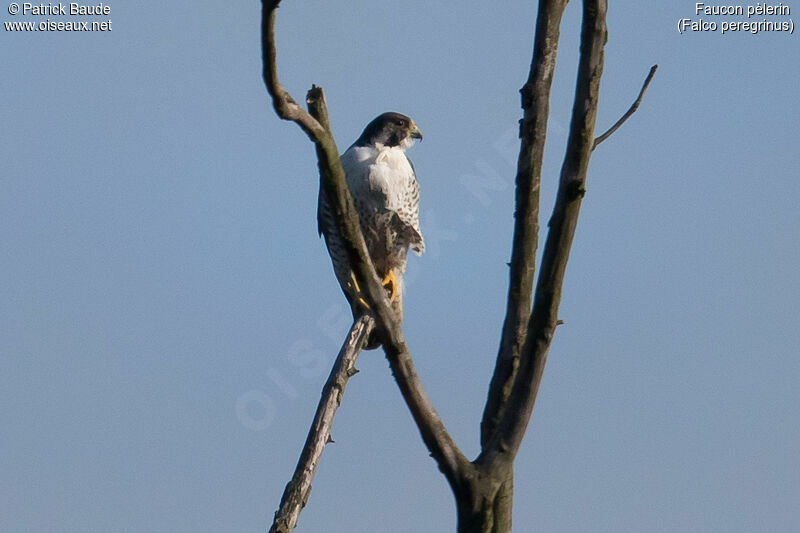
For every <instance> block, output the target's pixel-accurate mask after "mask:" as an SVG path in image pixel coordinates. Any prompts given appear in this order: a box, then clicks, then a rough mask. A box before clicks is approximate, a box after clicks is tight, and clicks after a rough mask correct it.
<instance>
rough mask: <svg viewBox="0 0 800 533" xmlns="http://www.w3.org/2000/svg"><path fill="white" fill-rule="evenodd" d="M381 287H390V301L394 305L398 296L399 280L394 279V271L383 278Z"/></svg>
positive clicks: (390, 271)
mask: <svg viewBox="0 0 800 533" xmlns="http://www.w3.org/2000/svg"><path fill="white" fill-rule="evenodd" d="M381 285H383V286H384V287H386V286H387V285H388V286H389V289H388V290H389V301H390V302H392V303H394V299H395V297H396V296H397V280H395V279H394V271H393V270H389V273H388V274H386V277H384V278H383V281H382V282H381Z"/></svg>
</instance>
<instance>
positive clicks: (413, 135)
mask: <svg viewBox="0 0 800 533" xmlns="http://www.w3.org/2000/svg"><path fill="white" fill-rule="evenodd" d="M409 136H410V137H411V138H412V139H419V140H420V142H422V132H421V131H419V128H418V127H417V125H416V124H414V128H413V129H412V130H411V133H409Z"/></svg>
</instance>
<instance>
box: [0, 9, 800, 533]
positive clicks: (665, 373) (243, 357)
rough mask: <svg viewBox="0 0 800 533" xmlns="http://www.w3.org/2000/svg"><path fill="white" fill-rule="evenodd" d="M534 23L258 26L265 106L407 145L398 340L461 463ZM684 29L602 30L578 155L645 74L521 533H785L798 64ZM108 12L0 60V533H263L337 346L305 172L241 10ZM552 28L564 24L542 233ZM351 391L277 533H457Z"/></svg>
mask: <svg viewBox="0 0 800 533" xmlns="http://www.w3.org/2000/svg"><path fill="white" fill-rule="evenodd" d="M534 4H535V2H524V3H523V2H507V3H502V4H501V5H496V4H489V3H486V2H462V3H459V4H458V6H456V5H455V4H452V3H444V2H442V3H432V2H421V1H410V2H406V3H403V4H402V5H400V4H397V3H388V2H378V3H376V2H366V1H353V2H348V3H347V4H344V3H332V2H321V1H312V2H297V1H290V0H286V3H285V6H284V7H282V8H281V9H280V11H279V18H278V25H277V33H278V47H279V48H278V50H279V64H280V72H281V79H282V81H283V82H284V84H285V85H286V87H287V88H288V89H289V90H290V92H292V94H294V96H295V97H297V98H302V96H303V95H304V93H305V91H306V90H307V89H308V88H309V87H310V85H311V84H312V83H316V84H318V85H321V86H323V87H324V88H325V91H326V95H327V98H328V104H329V109H330V113H331V119H332V122H333V129H334V133H335V135H336V138H337V141H338V144H339V147H340V149H342V150H344V149H345V148H346V147H347V146H348V145H349V144H350V143H351V142H352V141H353V140H354V139H355V138H356V137H358V135H359V134H360V132H361V129H362V128H363V127H364V125H365V124H366V123H367V122H368V121H369V120H370V119H372V118H373V117H374V116H375V115H377V114H379V113H381V112H383V111H386V110H395V111H400V112H403V113H406V114H408V115H410V116H412V117H413V118H414V119H415V121H416V122H417V123H418V124H419V126H420V128H421V129H422V131H423V132H424V134H425V142H424V143H422V144H420V145H418V146H415V147H414V148H413V149H412V150H411V151H410V152H409V155H410V156H411V157H412V158H413V159H414V162H415V165H416V168H417V173H418V177H419V180H420V183H421V187H422V230H423V233H424V234H425V237H426V240H427V243H428V251H427V253H426V254H425V255H424V256H423V257H421V258H416V257H415V258H413V259H411V260H410V264H409V271H408V276H407V280H408V287H407V294H406V297H405V309H406V313H405V314H406V324H405V332H406V337H407V339H408V343H409V346H410V348H411V350H412V355H413V356H414V359H415V361H416V364H417V366H418V370H419V373H420V375H421V377H422V380H423V382H424V384H425V386H426V388H427V390H428V392H429V394H430V396H431V398H432V400H433V402H434V403H435V405H436V407H437V409H438V410H439V412H440V414H441V415H442V417H443V419H444V421H445V423H446V424H447V426H448V428H449V429H450V431H451V433H452V434H453V435H454V437H455V438H456V440H457V442H458V443H459V445H460V446H461V447H462V449H463V450H464V452H465V453H466V454H467V455H469V456H474V455H475V454H476V453H477V451H478V435H479V430H478V423H479V420H480V415H481V410H482V407H483V403H484V400H485V396H486V390H487V387H488V382H489V379H490V373H491V369H492V367H493V359H494V356H495V354H496V349H497V343H498V338H499V329H500V325H501V324H502V319H503V312H504V298H505V291H506V287H507V281H508V280H507V268H506V266H505V263H506V262H507V261H508V258H509V252H510V242H511V228H512V211H513V186H512V185H513V176H514V161H515V159H516V150H517V141H516V139H515V126H516V121H517V120H518V119H519V117H520V114H521V111H520V109H519V97H518V92H517V91H518V89H519V87H520V86H521V85H522V83H523V82H524V80H525V78H526V76H527V69H528V65H529V62H530V51H531V43H532V30H533V25H534V20H535V15H536V8H535V5H534ZM694 4H695V3H694V2H684V1H680V2H633V1H622V2H612V5H611V6H610V11H609V18H608V25H609V33H610V35H609V42H608V45H607V47H606V65H605V73H604V77H603V81H602V88H601V99H600V110H599V115H598V130H604V129H605V128H606V127H608V126H610V125H611V124H612V123H613V122H614V121H615V120H616V119H617V118H618V117H619V116H620V115H621V114H622V113H623V112H624V111H625V110H626V109H627V107H628V106H629V105H630V103H631V102H632V101H633V99H634V98H635V96H636V93H637V91H638V89H639V87H640V85H641V82H642V80H643V79H644V76H645V75H646V73H647V71H648V69H649V67H650V65H652V64H653V63H658V64H659V71H658V73H657V75H656V77H655V79H654V81H653V84H652V85H651V87H650V89H649V91H648V93H647V95H646V97H645V100H644V102H643V104H642V107H641V108H640V110H639V111H638V113H637V114H636V115H634V117H633V118H632V119H631V120H630V121H629V122H628V123H626V124H625V126H624V127H623V128H622V129H621V130H620V131H618V132H617V133H616V134H615V135H614V136H613V137H612V138H610V139H609V140H608V141H606V142H605V143H604V144H602V145H601V146H600V147H599V148H598V149H597V150H596V151H595V153H594V156H593V159H592V162H591V165H590V170H589V177H588V185H587V189H588V192H587V195H586V198H585V200H584V203H583V209H582V213H581V219H580V222H579V227H578V231H577V235H576V239H575V243H574V248H573V251H572V254H571V257H570V263H569V267H568V270H567V278H566V283H565V289H564V296H563V300H562V305H561V311H560V314H561V317H562V319H563V320H564V321H565V324H564V326H562V327H560V328H559V329H558V332H557V335H556V339H555V341H554V343H553V346H552V349H551V351H550V356H549V359H548V364H547V369H546V371H545V375H544V379H543V382H542V387H541V390H540V394H539V398H538V401H537V405H536V410H535V412H534V415H533V419H532V423H531V426H530V429H529V431H528V435H527V436H526V439H525V441H524V444H523V447H522V449H521V451H520V455H519V457H518V460H517V470H516V471H517V478H516V505H515V511H514V513H515V514H514V520H515V531H531V530H534V529H536V530H541V531H553V532H562V531H563V532H573V531H609V532H610V531H720V532H722V531H725V532H729V531H754V530H761V531H790V530H797V529H800V511H798V510H797V505H796V503H797V501H798V499H800V444H798V443H800V397H799V395H798V390H800V387H799V386H800V360H798V357H797V356H798V352H800V350H798V347H800V328H798V327H797V326H798V319H797V317H798V314H799V313H798V311H800V309H798V303H797V302H798V297H799V296H800V276H798V274H797V269H798V263H800V231H799V230H800V210H799V209H798V203H799V200H800V184H798V180H797V178H798V169H800V150H798V141H800V137H799V135H798V124H799V123H800V112H798V103H797V102H798V100H797V87H798V86H800V69H798V65H800V46H798V41H797V39H798V37H797V35H789V34H786V33H778V34H769V33H762V34H758V35H752V34H749V33H738V34H725V35H722V34H721V33H720V32H705V33H693V34H692V33H689V34H684V35H681V34H679V33H678V31H677V21H678V19H680V18H683V17H690V18H697V16H696V15H695V14H694ZM109 5H110V6H111V14H110V15H109V16H108V17H106V18H109V19H111V20H112V21H113V25H112V28H113V29H112V31H111V32H105V33H98V32H95V33H66V32H33V33H27V34H24V33H15V32H10V31H0V41H2V42H1V43H0V47H2V50H3V51H2V53H1V54H0V57H2V65H3V71H4V75H3V76H2V77H0V94H2V95H3V98H2V102H0V121H2V124H3V128H0V146H1V147H2V148H0V150H2V161H3V171H2V175H0V247H1V248H2V250H4V253H2V254H0V324H2V326H0V427H2V428H3V430H2V432H0V472H2V475H0V530H2V531H8V532H22V531H25V532H30V531H69V532H73V531H81V532H84V531H91V532H94V531H97V532H107V531H115V532H116V531H118V532H142V531H153V532H158V531H164V532H167V531H169V532H190V531H191V532H196V531H236V532H249V531H263V530H264V529H265V528H266V527H267V525H268V523H269V520H270V517H271V516H272V513H273V512H274V510H275V508H276V507H277V503H278V500H279V498H280V495H281V492H282V490H283V486H284V484H285V483H286V481H287V480H288V478H289V476H290V474H291V472H292V470H293V468H294V465H295V462H296V460H297V456H298V453H299V451H300V447H301V445H302V441H303V439H304V437H305V433H306V431H307V429H308V424H309V422H310V418H311V416H312V414H313V410H314V408H315V406H316V402H317V400H318V398H319V391H320V388H321V385H322V383H323V382H324V379H325V376H326V375H327V371H328V367H329V365H330V362H331V361H332V359H333V357H334V356H335V353H336V351H337V348H338V346H339V344H340V342H341V339H342V338H343V336H344V334H345V332H346V329H347V326H348V316H349V315H348V311H347V308H346V306H345V302H344V299H343V297H342V295H341V292H340V290H339V288H338V286H337V285H336V281H335V278H334V276H333V271H332V269H331V266H330V262H329V259H328V257H327V255H326V252H325V248H324V245H323V244H322V242H321V241H320V240H319V239H318V237H317V235H316V220H315V209H316V194H317V173H316V163H315V160H314V156H313V148H312V146H311V144H310V143H309V142H308V141H307V140H306V138H305V137H304V136H303V134H302V133H301V132H300V131H299V129H297V128H296V127H295V126H294V125H292V124H289V123H286V122H282V121H280V120H278V119H277V118H276V116H275V115H274V113H273V111H272V109H271V106H270V104H269V101H268V99H267V95H266V92H265V90H264V87H263V84H262V82H261V79H260V57H261V53H260V49H259V12H260V4H259V3H258V2H237V3H228V4H223V3H212V2H205V3H196V2H191V3H190V2H185V1H175V2H170V3H163V2H150V1H143V2H136V3H130V2H125V3H123V2H112V3H109ZM788 5H789V6H790V7H792V8H795V7H796V8H797V9H798V10H800V4H798V5H797V6H794V5H793V4H792V3H789V4H788ZM798 12H799V13H800V11H798ZM795 16H796V15H794V14H793V15H791V18H793V17H795ZM46 18H47V17H34V16H22V15H18V16H16V17H12V16H11V15H8V14H7V12H6V11H5V10H4V12H3V14H2V19H3V21H4V22H7V21H18V20H34V21H37V22H38V21H41V20H42V19H46ZM579 18H580V5H579V2H571V3H570V5H569V6H568V8H567V12H566V15H565V19H564V23H563V25H562V41H561V47H560V52H559V63H558V66H557V70H556V79H555V83H554V86H553V95H552V100H551V111H552V114H551V119H550V130H549V135H548V141H549V145H548V148H547V151H546V154H545V160H544V176H545V177H544V181H543V184H542V193H543V202H542V211H543V218H542V226H545V224H544V223H545V222H546V217H547V216H548V213H549V210H550V206H551V205H552V201H553V195H554V192H555V186H556V178H557V175H558V170H559V167H560V162H561V157H562V155H563V151H564V142H565V138H566V127H567V125H568V123H569V113H570V106H571V100H572V89H573V82H574V77H575V70H576V59H577V44H578V31H579V23H580V21H579ZM786 18H787V17H782V18H780V20H784V19H786ZM53 20H56V18H53ZM58 20H70V19H69V18H66V19H63V18H62V19H58ZM717 20H718V21H720V22H721V20H722V19H717ZM775 20H778V19H775ZM358 367H359V369H360V370H361V372H360V373H359V374H358V375H357V376H356V377H355V378H353V379H352V380H351V382H350V384H349V386H348V389H347V393H346V395H345V398H344V403H343V406H342V408H341V409H340V411H339V414H338V416H337V418H336V421H335V425H334V429H333V437H334V439H335V440H336V443H335V444H332V445H330V446H328V447H327V449H326V451H325V454H324V456H323V460H322V464H321V466H320V469H319V472H318V474H317V477H316V479H315V481H314V490H313V492H312V494H311V498H310V501H309V505H308V507H307V508H306V510H305V511H304V512H303V514H302V516H301V520H300V525H299V527H298V529H297V531H298V532H313V531H326V532H333V533H338V532H351V531H370V532H376V533H381V532H386V533H391V532H395V531H452V530H453V527H454V526H453V525H454V522H455V512H454V506H453V503H452V497H451V496H450V493H449V489H448V488H447V485H446V482H445V481H444V478H443V477H442V476H441V474H440V473H439V472H438V471H437V470H436V467H435V465H434V463H433V461H432V460H431V459H430V458H429V457H428V455H427V452H426V450H425V448H424V446H423V444H422V442H421V440H420V438H419V436H418V433H417V431H416V429H415V427H414V425H413V423H412V421H411V418H410V416H409V414H408V412H407V410H406V408H405V406H404V404H403V402H402V399H401V397H400V394H399V392H398V390H397V387H396V386H395V384H394V382H393V381H392V379H391V375H390V372H389V370H388V365H387V364H386V362H385V360H384V358H383V356H382V354H381V353H380V352H377V351H372V352H366V353H364V354H362V356H361V358H360V360H359V363H358Z"/></svg>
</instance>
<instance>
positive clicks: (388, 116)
mask: <svg viewBox="0 0 800 533" xmlns="http://www.w3.org/2000/svg"><path fill="white" fill-rule="evenodd" d="M414 139H419V140H422V132H421V131H419V128H418V127H417V125H416V124H414V121H413V120H411V119H410V118H409V117H407V116H405V115H401V114H400V113H392V112H389V113H384V114H382V115H378V116H377V117H376V118H375V119H373V121H372V122H370V123H369V124H367V127H366V128H364V132H363V133H362V134H361V137H359V138H358V140H357V141H356V145H357V146H369V145H372V146H375V145H382V146H388V147H390V148H391V147H400V148H402V149H403V150H405V149H406V148H408V147H410V146H411V145H412V144H413V143H414Z"/></svg>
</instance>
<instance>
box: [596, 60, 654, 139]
mask: <svg viewBox="0 0 800 533" xmlns="http://www.w3.org/2000/svg"><path fill="white" fill-rule="evenodd" d="M657 69H658V65H653V66H652V67H650V72H649V73H648V74H647V77H646V78H645V79H644V84H642V88H641V90H640V91H639V96H638V97H637V98H636V101H635V102H633V104H632V105H631V107H630V108H629V109H628V111H626V112H625V114H624V115H622V118H620V119H619V120H618V121H617V122H616V123H614V125H613V126H611V127H610V128H609V129H608V131H606V132H605V133H604V134H602V135H600V136H599V137H598V138H597V139H595V140H594V146H592V150H594V149H595V148H597V145H598V144H600V143H601V142H603V141H605V140H606V139H608V138H609V137H611V134H612V133H614V132H615V131H617V130H618V129H619V127H620V126H622V125H623V124H624V123H625V121H626V120H628V119H629V118H630V117H631V115H633V114H634V113H636V110H637V109H639V104H641V103H642V98H643V97H644V92H645V91H646V90H647V87H648V86H649V85H650V82H651V81H652V80H653V76H655V74H656V70H657Z"/></svg>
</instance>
